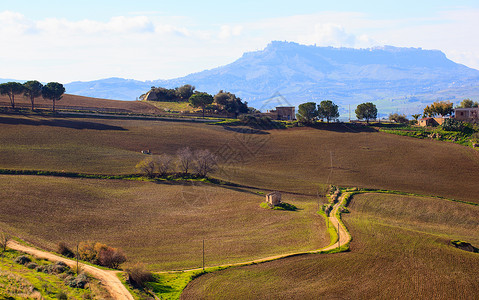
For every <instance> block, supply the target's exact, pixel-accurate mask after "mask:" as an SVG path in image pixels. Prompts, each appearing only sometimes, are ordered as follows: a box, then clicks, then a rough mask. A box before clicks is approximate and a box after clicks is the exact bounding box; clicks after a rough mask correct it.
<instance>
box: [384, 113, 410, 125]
mask: <svg viewBox="0 0 479 300" xmlns="http://www.w3.org/2000/svg"><path fill="white" fill-rule="evenodd" d="M389 120H390V121H394V122H396V123H407V122H409V120H408V119H407V118H406V115H400V114H398V113H393V114H390V115H389Z"/></svg>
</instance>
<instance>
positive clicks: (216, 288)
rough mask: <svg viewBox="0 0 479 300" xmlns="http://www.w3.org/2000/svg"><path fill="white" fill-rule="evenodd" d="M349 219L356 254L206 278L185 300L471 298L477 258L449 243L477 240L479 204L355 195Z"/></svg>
mask: <svg viewBox="0 0 479 300" xmlns="http://www.w3.org/2000/svg"><path fill="white" fill-rule="evenodd" d="M350 210H351V213H350V214H344V215H343V219H344V220H345V223H346V225H347V226H348V229H349V230H350V232H351V234H352V236H353V241H352V242H351V252H346V253H340V254H334V255H307V256H300V257H292V258H288V259H283V260H279V261H274V262H270V263H265V264H261V265H255V266H247V267H241V268H235V269H227V270H223V271H219V272H216V273H211V274H206V275H203V276H201V277H199V278H198V279H196V280H194V281H192V282H191V283H190V284H189V285H188V286H187V288H186V289H185V291H184V293H183V295H182V298H183V299H192V298H194V299H204V298H208V299H209V298H215V299H217V298H222V299H224V298H236V299H251V298H296V299H298V298H301V299H317V298H325V299H337V298H340V299H357V298H363V299H364V298H387V299H398V298H421V299H432V298H436V299H437V298H440V299H473V298H475V297H476V296H477V291H478V290H479V282H478V281H477V278H479V277H478V276H479V273H478V267H479V255H478V254H476V253H471V252H466V251H462V250H459V249H456V248H454V247H453V246H451V245H450V243H449V242H450V240H451V239H458V238H459V239H463V240H466V241H469V242H471V243H472V244H476V245H477V244H478V243H479V207H477V206H471V205H467V204H460V203H455V202H450V201H447V200H439V199H433V198H423V197H410V196H399V195H388V194H363V195H356V196H354V197H353V200H352V202H351V206H350Z"/></svg>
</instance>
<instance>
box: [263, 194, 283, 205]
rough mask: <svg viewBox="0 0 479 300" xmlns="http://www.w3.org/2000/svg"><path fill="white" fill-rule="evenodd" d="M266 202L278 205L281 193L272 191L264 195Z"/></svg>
mask: <svg viewBox="0 0 479 300" xmlns="http://www.w3.org/2000/svg"><path fill="white" fill-rule="evenodd" d="M266 203H268V204H269V205H270V206H278V205H280V204H281V193H280V192H272V193H269V194H267V195H266Z"/></svg>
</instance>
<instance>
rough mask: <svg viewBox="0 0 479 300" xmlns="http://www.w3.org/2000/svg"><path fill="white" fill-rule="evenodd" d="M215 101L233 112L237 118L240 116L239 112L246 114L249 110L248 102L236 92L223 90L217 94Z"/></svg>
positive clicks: (229, 111)
mask: <svg viewBox="0 0 479 300" xmlns="http://www.w3.org/2000/svg"><path fill="white" fill-rule="evenodd" d="M214 102H215V103H216V104H217V105H218V106H220V107H221V108H222V109H223V110H224V111H226V112H227V113H229V114H233V115H234V116H235V118H238V115H239V114H245V113H248V111H249V110H248V103H247V102H242V101H241V98H239V97H237V96H236V95H235V94H232V93H230V92H224V91H223V90H220V91H219V92H218V94H216V95H215V97H214Z"/></svg>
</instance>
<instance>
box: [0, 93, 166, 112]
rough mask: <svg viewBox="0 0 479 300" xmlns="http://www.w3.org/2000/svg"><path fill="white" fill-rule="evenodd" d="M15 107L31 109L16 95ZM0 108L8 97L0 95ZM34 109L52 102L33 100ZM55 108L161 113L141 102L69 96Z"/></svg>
mask: <svg viewBox="0 0 479 300" xmlns="http://www.w3.org/2000/svg"><path fill="white" fill-rule="evenodd" d="M15 105H16V106H17V107H22V108H31V102H30V100H29V99H25V98H24V97H23V96H22V95H17V96H16V97H15ZM0 106H5V107H9V106H10V99H9V98H8V96H6V95H0ZM35 107H36V108H41V109H51V107H52V101H51V100H46V99H43V98H42V97H39V98H38V99H35ZM56 108H57V109H70V110H93V111H94V110H100V111H108V112H117V113H136V114H159V113H162V112H163V110H159V109H157V108H156V107H154V106H153V105H150V104H148V103H146V102H141V101H120V100H109V99H98V98H90V97H83V96H77V95H70V94H65V95H63V98H62V99H61V100H60V101H58V102H57V103H56Z"/></svg>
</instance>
